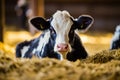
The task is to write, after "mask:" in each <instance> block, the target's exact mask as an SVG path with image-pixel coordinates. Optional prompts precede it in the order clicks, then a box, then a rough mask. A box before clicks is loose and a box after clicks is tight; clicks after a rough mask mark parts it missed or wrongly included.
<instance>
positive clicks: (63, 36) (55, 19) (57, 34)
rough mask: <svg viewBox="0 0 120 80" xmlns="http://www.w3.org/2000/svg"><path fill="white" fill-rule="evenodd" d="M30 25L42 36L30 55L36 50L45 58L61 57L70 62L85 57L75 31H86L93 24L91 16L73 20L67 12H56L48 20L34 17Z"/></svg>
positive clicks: (82, 16)
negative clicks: (41, 32) (40, 32)
mask: <svg viewBox="0 0 120 80" xmlns="http://www.w3.org/2000/svg"><path fill="white" fill-rule="evenodd" d="M30 23H31V24H32V25H33V26H35V27H36V28H37V29H38V30H42V31H43V35H44V37H43V36H41V37H40V38H39V43H37V44H38V48H37V49H33V51H32V54H36V51H35V50H37V51H38V52H39V53H38V54H41V53H42V55H44V54H46V56H47V57H55V56H56V57H57V58H59V59H62V58H61V57H62V56H63V57H64V58H67V59H68V60H71V61H75V60H76V59H80V58H86V57H87V52H86V50H85V49H84V47H83V46H82V43H81V41H80V38H79V36H78V35H77V34H76V33H75V30H76V29H78V30H80V31H86V30H87V29H88V28H89V27H90V26H91V24H92V23H93V18H92V17H91V16H88V15H81V16H80V17H78V18H77V19H74V18H73V17H72V16H71V15H70V14H69V13H68V12H67V11H57V12H56V13H55V14H54V15H53V16H52V17H51V18H50V19H47V20H45V19H43V18H42V17H35V18H32V19H31V20H30ZM45 52H46V53H45ZM56 57H55V58H56Z"/></svg>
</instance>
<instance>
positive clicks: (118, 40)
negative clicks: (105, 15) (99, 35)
mask: <svg viewBox="0 0 120 80" xmlns="http://www.w3.org/2000/svg"><path fill="white" fill-rule="evenodd" d="M119 48H120V25H118V26H117V27H116V30H115V33H114V36H113V38H112V40H111V44H110V49H119Z"/></svg>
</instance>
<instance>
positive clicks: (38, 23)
mask: <svg viewBox="0 0 120 80" xmlns="http://www.w3.org/2000/svg"><path fill="white" fill-rule="evenodd" d="M29 22H30V23H31V24H32V25H33V26H34V27H35V28H37V29H38V30H45V29H48V28H49V21H46V20H45V19H43V18H42V17H35V18H32V19H31V20H30V21H29Z"/></svg>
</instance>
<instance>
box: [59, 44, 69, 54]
mask: <svg viewBox="0 0 120 80" xmlns="http://www.w3.org/2000/svg"><path fill="white" fill-rule="evenodd" d="M57 50H58V51H59V52H66V51H68V44H64V43H60V44H58V45H57Z"/></svg>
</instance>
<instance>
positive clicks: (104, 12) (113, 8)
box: [45, 0, 120, 32]
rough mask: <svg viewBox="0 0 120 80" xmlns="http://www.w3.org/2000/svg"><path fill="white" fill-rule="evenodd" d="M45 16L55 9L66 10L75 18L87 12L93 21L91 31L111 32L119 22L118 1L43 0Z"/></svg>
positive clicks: (119, 9)
mask: <svg viewBox="0 0 120 80" xmlns="http://www.w3.org/2000/svg"><path fill="white" fill-rule="evenodd" d="M45 1H46V2H45V16H46V17H47V18H49V17H50V16H51V15H52V14H53V13H54V12H55V11H56V10H68V11H69V12H70V13H71V15H72V16H74V17H75V18H77V17H78V16H79V15H81V14H89V15H91V16H93V17H94V19H95V22H94V24H93V26H92V27H91V28H90V30H92V31H107V32H113V31H114V29H115V27H116V25H118V24H120V5H119V3H120V1H118V0H109V1H108V0H105V1H103V0H100V1H99V0H98V1H95V0H70V1H68V0H66V1H63V0H61V1H55V0H52V1H51V2H50V1H49V0H45Z"/></svg>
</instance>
